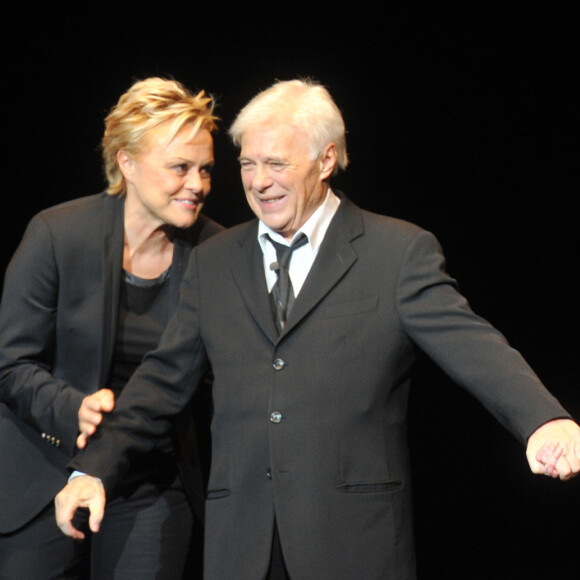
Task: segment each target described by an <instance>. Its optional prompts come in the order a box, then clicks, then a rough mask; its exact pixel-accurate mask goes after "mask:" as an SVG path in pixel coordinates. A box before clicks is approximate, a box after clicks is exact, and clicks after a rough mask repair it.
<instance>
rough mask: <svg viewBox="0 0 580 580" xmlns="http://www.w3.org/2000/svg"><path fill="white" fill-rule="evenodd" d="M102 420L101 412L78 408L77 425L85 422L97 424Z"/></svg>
mask: <svg viewBox="0 0 580 580" xmlns="http://www.w3.org/2000/svg"><path fill="white" fill-rule="evenodd" d="M102 420H103V415H102V413H96V412H94V411H87V410H86V409H83V408H81V409H80V410H79V425H82V424H84V423H86V424H87V425H92V426H95V427H96V426H98V425H100V424H101V422H102Z"/></svg>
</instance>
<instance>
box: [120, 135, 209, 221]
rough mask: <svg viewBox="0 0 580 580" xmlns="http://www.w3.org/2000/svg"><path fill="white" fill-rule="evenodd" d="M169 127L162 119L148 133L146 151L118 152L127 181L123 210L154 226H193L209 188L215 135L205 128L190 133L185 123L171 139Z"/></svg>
mask: <svg viewBox="0 0 580 580" xmlns="http://www.w3.org/2000/svg"><path fill="white" fill-rule="evenodd" d="M169 130H170V127H169V125H168V124H164V125H161V126H159V127H157V128H156V129H155V130H153V131H152V132H151V133H150V134H149V137H148V140H149V146H148V147H147V148H146V149H145V152H144V153H142V154H141V155H139V156H138V157H136V158H134V157H131V156H130V155H128V154H127V153H125V152H123V151H121V152H119V156H118V159H119V166H120V167H121V171H122V172H123V175H124V176H125V181H126V184H127V200H126V210H125V211H126V215H131V216H133V217H137V218H138V219H139V220H141V221H143V220H145V223H148V224H151V225H153V226H154V227H158V226H162V225H171V226H174V227H178V228H188V227H190V226H192V225H193V224H194V223H195V221H196V220H197V217H198V215H199V213H200V212H201V209H202V207H203V204H204V201H205V198H206V196H207V195H208V194H209V192H210V189H211V170H212V168H213V164H214V157H213V139H212V136H211V133H210V132H209V131H208V130H207V129H200V130H199V131H197V133H196V134H195V135H194V136H193V137H191V127H189V126H185V127H183V128H182V129H181V131H180V132H179V133H177V135H176V136H175V137H174V138H173V139H172V140H171V141H169V140H168V134H169Z"/></svg>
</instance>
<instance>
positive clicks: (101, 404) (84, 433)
mask: <svg viewBox="0 0 580 580" xmlns="http://www.w3.org/2000/svg"><path fill="white" fill-rule="evenodd" d="M114 408H115V394H114V393H113V391H111V390H110V389H101V390H100V391H97V392H96V393H93V394H92V395H88V396H86V397H85V398H84V399H83V402H82V403H81V406H80V408H79V412H78V417H79V432H80V435H79V436H78V437H77V447H78V448H79V449H84V448H85V447H86V445H87V441H88V440H89V437H90V436H91V435H94V433H95V432H96V430H97V427H98V426H99V425H100V424H101V422H102V420H103V413H110V412H111V411H112V410H113V409H114Z"/></svg>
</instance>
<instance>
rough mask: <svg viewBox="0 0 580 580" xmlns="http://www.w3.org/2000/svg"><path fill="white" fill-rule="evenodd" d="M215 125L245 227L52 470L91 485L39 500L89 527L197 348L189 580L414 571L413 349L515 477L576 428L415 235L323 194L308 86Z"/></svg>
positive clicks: (316, 112)
mask: <svg viewBox="0 0 580 580" xmlns="http://www.w3.org/2000/svg"><path fill="white" fill-rule="evenodd" d="M230 133H231V135H232V137H233V139H234V142H235V143H236V144H238V145H240V146H241V154H240V163H241V173H242V181H243V184H244V188H245V191H246V195H247V199H248V203H249V204H250V206H251V208H252V210H253V211H254V212H255V214H256V216H257V218H258V219H256V220H254V221H252V222H249V223H247V224H242V225H240V226H238V227H235V228H232V229H231V230H229V231H227V232H226V233H224V234H220V235H218V236H216V237H215V238H213V239H212V240H210V241H209V242H208V243H206V244H204V245H203V246H200V247H199V248H196V249H195V250H194V252H193V255H192V259H191V260H190V264H189V267H188V271H187V273H186V275H185V277H184V281H183V284H182V288H181V297H180V303H179V306H178V310H177V315H176V316H175V317H174V318H173V320H172V322H171V323H170V325H169V327H168V329H167V331H166V333H165V335H164V338H163V339H162V341H161V345H160V347H159V348H158V349H157V350H156V351H155V352H153V353H150V354H149V355H148V356H147V357H146V359H145V361H144V363H143V364H142V366H141V367H140V368H139V370H138V371H137V372H136V375H135V376H134V378H133V379H132V380H131V382H130V383H129V384H128V385H127V387H126V389H125V391H124V392H123V394H122V396H121V397H120V399H119V401H118V404H117V409H116V410H115V412H114V413H112V414H111V415H109V416H107V417H106V421H105V422H104V424H103V425H102V426H101V427H100V428H99V429H98V431H97V433H96V434H95V435H94V436H93V437H92V439H94V441H91V443H90V444H89V445H88V447H87V449H86V450H85V451H84V452H83V453H81V454H79V455H78V456H77V457H76V458H75V460H74V461H73V462H72V464H71V467H73V468H74V469H78V470H80V471H82V472H84V473H88V474H91V475H93V476H97V477H98V478H100V480H98V479H95V478H93V477H90V476H83V477H77V478H75V479H73V480H72V481H71V483H69V484H68V486H67V487H66V488H65V489H64V490H63V491H62V492H61V493H60V494H59V495H58V496H57V499H56V502H57V520H58V522H59V525H60V526H61V529H63V531H65V533H67V534H69V535H72V536H75V535H76V531H75V530H74V528H73V527H72V526H71V524H70V519H71V517H72V515H73V513H74V511H75V509H76V507H77V506H79V505H84V506H87V507H89V508H90V509H91V512H92V518H91V524H92V526H93V529H95V530H96V529H98V527H99V525H100V521H101V519H102V513H103V505H104V499H105V490H107V492H108V490H110V489H113V488H114V487H115V486H116V485H117V481H118V479H119V477H121V474H122V473H123V472H124V470H125V469H126V466H127V465H128V464H129V463H130V461H131V458H132V457H133V456H134V455H136V454H140V453H143V452H145V451H146V450H147V449H149V448H150V447H151V446H152V445H153V444H154V442H155V440H156V438H158V437H159V436H161V435H162V434H163V433H164V432H165V431H166V430H167V428H168V426H169V418H170V417H171V416H172V415H173V414H174V413H176V412H178V411H179V409H181V407H182V406H183V405H184V404H185V402H186V401H187V399H188V398H189V396H190V395H191V392H192V391H193V390H194V389H195V385H196V384H197V382H198V380H199V377H200V369H201V368H202V367H203V361H204V359H205V357H206V355H207V356H208V357H209V360H210V362H211V364H212V368H213V371H214V374H215V377H214V387H213V389H214V390H213V396H214V408H215V414H214V418H213V424H212V433H213V455H212V468H211V475H210V481H209V486H208V492H207V501H206V545H205V548H206V553H205V577H206V578H208V579H222V580H224V579H228V580H229V579H230V578H243V579H254V578H255V579H260V578H264V577H268V578H285V577H286V578H287V577H290V578H292V579H294V580H300V579H310V578H316V579H329V580H338V579H342V578H344V579H355V578H356V579H358V578H365V580H367V579H373V578H376V579H388V578H393V579H394V578H397V579H398V580H400V579H412V578H414V577H415V560H414V550H413V538H412V525H411V511H410V508H411V491H410V480H409V477H410V469H409V458H408V449H407V443H406V431H407V402H408V394H409V385H410V378H411V373H412V369H413V366H414V363H415V362H416V359H417V351H418V349H421V350H423V351H424V352H426V353H427V354H428V355H429V356H430V357H431V358H432V359H433V360H434V361H435V362H436V363H437V364H438V365H439V366H441V367H442V368H443V369H444V370H445V371H446V372H447V373H448V374H449V375H450V376H451V377H452V378H453V379H454V380H455V381H456V382H457V383H458V384H460V385H461V386H463V387H464V388H466V389H468V390H469V391H470V392H471V393H473V394H474V395H475V396H476V397H477V398H478V399H479V400H480V401H481V402H482V403H483V404H484V405H485V406H486V407H487V408H488V409H489V410H490V411H491V412H492V413H493V414H494V415H495V416H496V417H497V418H498V420H499V421H500V422H501V423H502V424H503V425H504V426H505V427H507V428H508V429H509V430H510V431H511V432H513V433H514V435H515V436H516V437H518V438H519V439H520V440H521V441H522V442H524V443H525V442H527V455H528V460H529V463H530V467H531V469H532V470H533V471H534V472H536V473H546V474H547V475H551V476H553V477H558V476H559V477H561V478H562V479H566V478H568V477H571V476H573V475H575V474H577V473H578V472H579V471H580V428H579V427H578V425H577V424H576V423H574V422H573V421H572V420H570V417H569V415H568V414H567V412H566V411H565V410H564V409H563V408H562V407H561V406H560V404H559V403H558V402H557V401H556V400H555V399H554V398H553V397H552V396H551V395H550V394H549V393H548V392H547V390H546V389H545V388H544V387H543V386H542V384H541V383H540V381H539V379H538V378H537V377H536V375H535V374H534V373H533V371H532V370H531V369H530V368H529V366H528V365H527V364H526V363H525V361H524V360H523V359H522V357H521V356H520V354H519V353H517V352H516V351H515V350H514V349H512V348H511V347H510V346H509V345H508V344H507V343H506V341H505V339H504V338H503V336H502V335H501V334H500V333H499V332H498V331H496V330H495V329H494V328H493V327H491V326H490V325H489V324H488V323H487V322H486V321H484V320H482V319H481V318H479V317H478V316H476V315H475V314H474V313H473V312H472V311H471V309H470V308H469V305H468V303H467V301H466V300H465V298H464V297H463V296H462V295H461V294H459V292H458V291H457V288H456V284H455V281H454V280H453V279H452V278H451V277H450V276H449V275H448V274H447V273H446V272H445V269H444V258H443V255H442V252H441V249H440V247H439V245H438V243H437V241H436V240H435V238H434V237H433V236H432V235H431V234H430V233H428V232H425V231H423V230H421V229H420V228H418V227H416V226H414V225H412V224H409V223H406V222H403V221H400V220H396V219H392V218H388V217H384V216H379V215H375V214H371V213H369V212H366V211H364V210H361V209H359V208H358V207H356V206H355V205H354V204H353V203H351V202H350V201H349V200H348V199H347V198H346V197H345V196H344V195H342V194H337V193H335V192H333V191H332V190H331V188H330V186H329V178H330V177H331V176H332V175H333V173H334V172H335V171H336V170H337V168H338V167H340V168H344V167H346V164H347V155H346V147H345V138H344V135H345V130H344V123H343V120H342V116H341V114H340V112H339V111H338V109H337V107H336V105H335V104H334V102H333V101H332V99H331V97H330V95H329V94H328V92H327V91H326V90H325V89H324V88H323V87H321V86H319V85H316V84H314V83H309V82H302V81H290V82H284V83H278V84H276V85H274V86H273V87H271V88H270V89H268V90H267V91H264V92H263V93H261V94H259V95H258V96H257V97H255V98H254V99H253V100H252V101H251V102H250V103H249V104H248V105H247V106H246V107H245V108H244V109H243V110H242V112H241V113H240V115H239V116H238V118H237V119H236V121H235V123H234V125H233V126H232V129H231V131H230ZM302 234H304V236H303V235H302ZM291 244H296V247H295V249H293V251H292V250H288V246H289V245H291ZM281 246H282V247H281ZM283 246H286V248H284V247H283ZM290 252H291V253H290ZM288 261H289V262H290V265H289V266H288V265H287V263H288ZM288 269H289V278H288ZM93 428H94V426H85V427H83V428H82V434H81V436H80V438H81V442H82V441H84V440H85V439H86V437H88V436H90V435H92V433H93ZM81 444H82V443H81ZM113 450H114V451H113Z"/></svg>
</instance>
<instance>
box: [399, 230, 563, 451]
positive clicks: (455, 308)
mask: <svg viewBox="0 0 580 580" xmlns="http://www.w3.org/2000/svg"><path fill="white" fill-rule="evenodd" d="M397 303H398V312H399V315H400V317H401V323H402V325H403V327H404V328H405V330H406V332H407V333H408V335H409V336H410V337H411V338H412V340H413V341H414V342H415V343H416V344H417V345H418V346H419V347H420V348H421V349H422V350H423V351H424V352H426V353H427V354H428V355H429V357H430V358H432V359H433V360H434V361H435V363H437V364H438V365H439V366H440V367H441V368H442V369H443V370H444V371H445V372H446V373H447V374H448V375H449V376H450V377H451V378H452V379H453V380H454V381H455V382H456V383H457V384H459V385H461V386H463V387H464V388H466V389H467V390H468V391H470V392H471V393H472V394H473V395H474V396H476V397H477V398H478V399H479V400H480V402H481V403H482V404H483V405H484V406H485V407H486V408H487V409H488V410H489V411H490V412H491V413H492V414H493V415H494V416H495V417H496V418H497V419H498V420H499V421H500V422H501V423H502V424H503V425H504V426H505V427H506V428H508V429H509V430H510V431H511V432H512V433H513V434H514V435H515V436H516V437H518V438H519V439H520V440H521V441H522V442H525V441H526V440H527V438H528V437H529V436H530V435H531V434H532V433H533V431H534V430H535V429H537V428H538V427H540V426H541V425H542V424H544V423H545V422H547V421H549V420H551V419H555V418H562V417H566V418H569V417H570V416H569V414H568V413H567V412H566V411H565V410H564V409H563V408H562V406H561V405H560V404H559V402H558V401H557V400H556V399H555V398H554V397H553V396H552V395H551V394H550V393H549V392H548V391H547V390H546V389H545V387H544V386H543V385H542V383H541V381H540V379H539V378H538V377H537V376H536V374H535V373H534V372H533V370H532V369H531V368H530V366H529V365H528V364H527V363H526V361H525V360H524V359H523V357H522V356H521V354H520V353H519V352H518V351H516V350H515V349H514V348H512V347H511V346H510V345H509V344H508V343H507V341H506V339H505V338H504V337H503V335H502V334H501V333H500V332H499V331H497V330H496V329H495V328H493V327H492V326H491V325H490V324H489V323H488V322H487V321H485V320H484V319H482V318H480V317H478V316H477V315H476V314H474V313H473V311H472V310H471V308H470V306H469V304H468V302H467V300H466V299H465V298H464V297H463V296H462V295H461V294H460V293H459V292H458V291H457V288H456V283H455V281H454V280H453V279H452V278H450V277H449V275H448V274H447V273H446V271H445V260H444V257H443V253H442V251H441V248H440V246H439V244H438V242H437V240H436V239H435V237H434V236H433V235H432V234H430V233H428V232H425V231H422V232H421V233H419V234H418V235H417V236H415V237H414V239H413V240H412V241H411V243H410V244H409V246H408V248H407V251H406V256H405V259H404V261H403V265H402V267H401V271H400V275H399V284H398V295H397Z"/></svg>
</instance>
